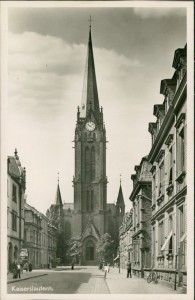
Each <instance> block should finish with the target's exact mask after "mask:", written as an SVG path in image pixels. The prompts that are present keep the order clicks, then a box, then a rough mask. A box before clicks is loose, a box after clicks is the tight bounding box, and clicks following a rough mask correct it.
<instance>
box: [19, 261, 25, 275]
mask: <svg viewBox="0 0 195 300" xmlns="http://www.w3.org/2000/svg"><path fill="white" fill-rule="evenodd" d="M20 266H21V274H23V269H24V263H23V261H22V262H21V263H20Z"/></svg>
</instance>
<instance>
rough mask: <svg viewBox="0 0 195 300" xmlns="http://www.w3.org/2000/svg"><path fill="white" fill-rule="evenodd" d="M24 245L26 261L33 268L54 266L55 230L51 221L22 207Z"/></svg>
mask: <svg viewBox="0 0 195 300" xmlns="http://www.w3.org/2000/svg"><path fill="white" fill-rule="evenodd" d="M24 213H25V223H24V245H23V248H24V249H26V251H27V253H28V258H27V261H28V263H31V264H32V266H33V268H35V269H39V268H45V267H47V268H48V267H49V266H50V267H52V266H55V265H56V262H57V260H56V253H57V228H56V227H55V226H54V225H53V223H52V221H51V220H50V219H49V218H48V217H46V216H45V215H44V214H42V213H41V212H39V211H38V210H37V209H35V208H34V207H32V206H30V205H29V204H27V203H25V205H24Z"/></svg>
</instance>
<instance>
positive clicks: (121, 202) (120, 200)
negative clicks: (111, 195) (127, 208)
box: [116, 184, 125, 206]
mask: <svg viewBox="0 0 195 300" xmlns="http://www.w3.org/2000/svg"><path fill="white" fill-rule="evenodd" d="M116 205H117V206H121V205H122V206H124V205H125V202H124V198H123V191H122V187H121V184H120V187H119V192H118V197H117V201H116Z"/></svg>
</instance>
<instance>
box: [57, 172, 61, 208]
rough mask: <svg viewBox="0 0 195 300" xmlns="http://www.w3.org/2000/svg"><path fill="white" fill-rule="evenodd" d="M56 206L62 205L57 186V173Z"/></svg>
mask: <svg viewBox="0 0 195 300" xmlns="http://www.w3.org/2000/svg"><path fill="white" fill-rule="evenodd" d="M56 205H60V206H61V205H62V197H61V192H60V186H59V173H58V184H57V192H56Z"/></svg>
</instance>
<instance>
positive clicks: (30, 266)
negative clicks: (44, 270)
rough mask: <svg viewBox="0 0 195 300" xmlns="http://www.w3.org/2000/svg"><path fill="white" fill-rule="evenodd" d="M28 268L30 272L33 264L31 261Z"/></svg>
mask: <svg viewBox="0 0 195 300" xmlns="http://www.w3.org/2000/svg"><path fill="white" fill-rule="evenodd" d="M28 270H29V272H31V271H32V264H31V263H29V265H28Z"/></svg>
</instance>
